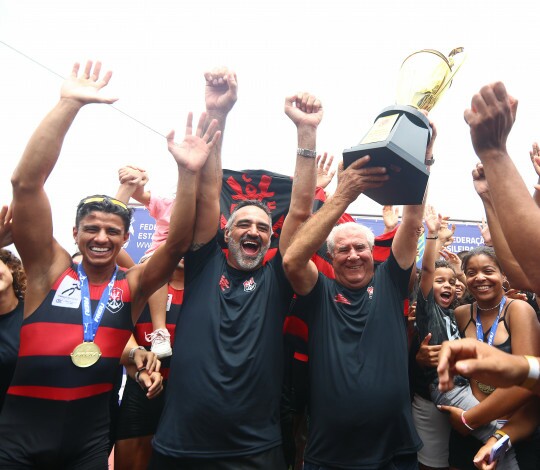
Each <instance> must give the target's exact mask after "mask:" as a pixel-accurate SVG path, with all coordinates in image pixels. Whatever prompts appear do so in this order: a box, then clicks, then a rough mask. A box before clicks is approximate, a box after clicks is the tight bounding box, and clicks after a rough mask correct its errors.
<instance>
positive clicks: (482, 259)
mask: <svg viewBox="0 0 540 470" xmlns="http://www.w3.org/2000/svg"><path fill="white" fill-rule="evenodd" d="M464 272H465V276H466V277H467V289H468V290H469V292H470V293H471V294H472V296H473V297H474V298H475V299H476V301H477V302H478V305H480V307H483V308H489V307H492V306H493V305H495V304H496V303H497V302H499V301H500V300H501V298H502V296H503V295H504V290H503V287H502V284H503V281H504V275H503V273H502V272H501V270H500V268H499V267H498V266H497V263H496V262H495V260H494V259H493V258H491V257H489V256H487V255H484V254H480V255H476V256H471V257H470V258H469V259H468V261H467V265H466V266H465V269H464Z"/></svg>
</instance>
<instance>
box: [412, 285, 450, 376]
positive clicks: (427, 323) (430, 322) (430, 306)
mask: <svg viewBox="0 0 540 470" xmlns="http://www.w3.org/2000/svg"><path fill="white" fill-rule="evenodd" d="M416 326H417V328H418V337H419V340H420V342H422V341H423V340H424V338H425V337H426V335H427V334H428V333H431V339H430V340H429V344H431V345H438V344H442V343H443V341H452V340H455V339H459V338H460V335H459V329H458V325H457V321H456V317H455V315H454V310H453V309H451V308H443V307H441V306H440V305H438V304H437V303H436V302H435V296H434V294H433V289H431V290H430V291H429V294H428V296H427V299H424V295H423V294H422V291H421V290H419V291H418V298H417V299H416ZM424 374H425V375H426V378H427V379H428V380H429V382H433V381H434V380H435V379H436V378H437V369H436V368H435V367H430V368H427V369H424Z"/></svg>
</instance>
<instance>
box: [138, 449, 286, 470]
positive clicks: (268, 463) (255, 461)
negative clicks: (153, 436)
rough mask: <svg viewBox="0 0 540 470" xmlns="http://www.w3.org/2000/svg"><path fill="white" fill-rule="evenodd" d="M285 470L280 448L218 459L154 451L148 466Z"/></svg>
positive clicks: (151, 468) (184, 469) (176, 469)
mask: <svg viewBox="0 0 540 470" xmlns="http://www.w3.org/2000/svg"><path fill="white" fill-rule="evenodd" d="M285 468H286V467H285V460H284V457H283V448H282V447H281V446H277V447H274V448H272V449H270V450H266V451H264V452H260V453H258V454H253V455H243V456H241V457H227V458H225V457H223V458H219V459H176V458H174V457H167V456H166V455H163V454H160V453H158V452H156V451H155V450H154V451H153V453H152V458H151V459H150V464H149V465H148V469H149V470H284V469H285Z"/></svg>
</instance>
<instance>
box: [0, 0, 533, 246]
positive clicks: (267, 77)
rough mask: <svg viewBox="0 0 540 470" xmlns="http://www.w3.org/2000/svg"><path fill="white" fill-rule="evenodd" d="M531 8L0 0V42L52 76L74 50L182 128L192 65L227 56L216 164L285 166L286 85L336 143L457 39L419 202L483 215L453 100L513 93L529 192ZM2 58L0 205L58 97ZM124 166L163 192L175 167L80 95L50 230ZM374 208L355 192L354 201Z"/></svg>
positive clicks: (117, 89)
mask: <svg viewBox="0 0 540 470" xmlns="http://www.w3.org/2000/svg"><path fill="white" fill-rule="evenodd" d="M539 17H540V6H539V4H538V2H537V1H536V0H530V1H520V0H514V1H513V2H501V1H498V0H497V1H491V2H483V1H482V2H475V1H472V0H468V1H462V0H458V1H453V2H438V1H425V0H420V1H409V0H401V1H399V0H387V1H384V2H383V1H375V2H365V1H361V0H356V1H346V0H333V1H322V0H312V1H305V0H304V1H296V0H289V1H282V0H276V1H273V2H262V1H259V0H252V1H248V0H236V1H219V2H218V1H215V0H208V1H192V2H186V1H185V0H184V1H182V0H177V1H172V0H171V1H165V0H153V1H140V0H131V1H119V0H116V1H115V0H108V1H103V0H95V1H93V2H81V1H79V0H50V1H47V2H44V1H41V0H40V1H37V0H29V1H25V0H13V1H10V0H0V41H3V42H5V43H7V44H9V45H11V46H13V47H14V48H16V49H18V50H20V51H22V52H24V53H25V54H26V55H28V56H30V57H32V58H33V59H35V60H36V61H38V62H40V63H42V64H44V65H46V66H47V67H49V68H50V69H52V70H54V71H56V72H58V73H59V74H62V75H64V76H65V75H67V74H69V72H70V71H71V67H72V64H73V62H75V61H79V62H85V61H86V60H87V59H94V60H95V59H99V60H101V61H102V62H103V67H104V69H106V70H108V69H111V70H113V72H114V73H113V78H112V80H111V82H110V85H109V87H108V89H109V92H113V93H114V94H115V95H117V96H118V97H119V98H120V100H119V101H118V103H117V107H118V108H120V109H122V110H123V111H124V112H126V113H128V114H130V115H132V116H134V117H135V118H137V119H139V120H140V121H143V122H144V123H145V124H147V125H148V126H150V127H152V128H154V129H156V130H158V131H159V132H160V133H162V134H166V133H167V132H168V131H169V130H170V129H171V128H175V129H176V130H177V135H178V133H179V134H180V135H182V134H183V128H184V124H185V118H186V115H187V112H188V111H193V112H194V113H195V115H196V116H197V117H198V115H199V113H200V112H201V111H203V110H204V79H203V72H204V71H205V70H207V69H210V68H213V67H214V66H219V65H227V66H229V67H230V68H232V69H233V70H235V71H236V72H237V75H238V81H239V98H238V102H237V104H236V106H235V108H234V109H233V111H232V112H231V114H230V115H229V119H228V122H227V128H226V133H225V142H224V148H223V166H224V167H225V168H231V169H235V170H242V169H247V168H252V169H257V168H264V169H266V170H270V171H275V172H279V173H284V174H289V175H292V173H293V166H294V161H295V151H296V133H295V127H294V125H293V124H292V122H291V121H289V119H288V118H287V117H286V116H285V114H284V113H283V103H284V98H285V96H287V95H289V94H293V93H296V92H297V91H300V90H306V91H310V92H312V93H315V94H316V95H317V96H319V97H320V99H321V100H322V102H323V106H324V108H325V115H324V119H323V122H322V123H321V125H320V127H319V135H318V145H317V148H318V150H319V151H321V152H322V151H325V150H326V151H328V152H329V153H332V154H334V155H336V156H341V153H342V151H343V149H345V148H349V147H352V146H354V145H356V144H357V143H358V142H359V141H360V139H361V138H362V137H363V136H364V134H365V133H366V132H367V130H368V129H369V128H370V126H371V123H372V122H373V120H374V119H375V117H376V116H377V115H378V113H379V112H380V111H381V110H382V109H383V108H384V107H386V106H389V105H391V104H393V102H394V95H395V87H396V78H397V75H398V70H399V66H400V65H401V62H402V61H403V59H404V58H405V57H406V56H407V55H409V54H410V53H412V52H414V51H416V50H419V49H424V48H432V49H437V50H440V51H441V52H444V53H445V54H447V53H448V52H449V51H450V50H451V49H453V48H454V47H457V46H464V47H465V48H466V50H467V52H468V58H467V61H466V62H465V64H464V65H463V67H462V68H461V70H460V71H459V72H458V74H457V75H456V77H455V80H454V84H453V86H452V87H451V88H450V89H449V90H448V92H447V93H446V95H445V96H444V97H443V99H442V100H441V102H440V103H439V104H438V105H437V107H436V108H435V109H434V110H433V112H432V113H431V118H432V120H433V121H435V123H436V124H437V127H438V130H439V137H438V139H437V144H436V148H435V158H436V160H437V162H436V164H435V165H434V166H433V173H432V176H431V179H430V196H429V201H430V202H431V203H432V204H433V205H435V207H436V208H437V209H438V210H439V211H440V212H442V213H443V214H445V215H449V216H450V217H452V218H454V219H475V220H479V219H480V218H481V217H482V215H483V209H482V206H481V203H480V201H479V199H478V197H477V196H476V193H475V192H474V189H473V187H472V183H471V177H470V174H471V169H472V168H473V166H474V164H475V162H476V156H475V154H474V152H473V149H472V146H471V143H470V137H469V130H468V127H467V125H466V124H465V122H464V121H463V111H464V109H465V108H466V107H468V105H469V103H470V100H471V97H472V95H473V94H474V93H476V92H477V91H478V90H479V89H480V88H481V86H482V85H484V84H487V83H489V82H493V81H496V80H502V81H504V82H505V83H506V85H507V88H508V89H509V92H510V93H511V94H513V95H514V96H515V97H516V98H518V99H519V101H520V104H519V109H518V118H517V121H516V123H515V125H514V129H513V131H512V134H511V137H510V141H509V150H510V153H511V155H512V156H513V158H514V161H515V162H516V164H517V166H518V168H519V169H520V171H521V173H522V175H523V176H524V178H525V180H526V182H527V184H528V185H529V186H530V187H531V190H532V187H533V184H534V183H535V182H536V174H535V173H534V171H533V169H532V165H531V164H530V160H529V154H528V152H529V149H530V147H531V144H532V142H533V141H534V140H537V139H540V127H539V124H540V117H539V116H538V112H537V109H538V102H539V100H540V89H539V87H538V77H539V76H540V60H539V57H538V55H539V52H538V44H539V40H538V38H539V36H538V32H537V28H536V27H535V26H534V25H535V24H536V23H537V21H538V19H539ZM0 63H1V64H2V74H1V77H0V129H1V138H0V158H1V160H0V162H1V166H0V202H1V203H8V202H9V201H10V199H11V186H10V182H9V178H10V175H11V173H12V171H13V169H14V167H15V165H16V164H17V161H18V159H19V158H20V155H21V154H22V151H23V150H24V147H25V145H26V142H27V141H28V139H29V137H30V135H31V133H32V132H33V130H34V129H35V127H36V126H37V124H38V123H39V121H40V120H41V119H42V117H43V116H44V115H45V114H46V113H47V112H48V110H49V109H50V108H51V107H52V106H53V105H54V104H55V103H56V101H57V99H58V96H59V90H60V85H61V80H60V79H59V78H58V77H56V76H54V75H53V74H51V73H50V72H48V71H46V70H44V69H43V68H41V67H39V66H37V65H36V64H34V63H32V62H31V61H29V60H28V59H26V58H24V57H23V56H21V55H19V54H17V53H15V52H13V51H12V50H11V49H9V48H7V47H6V46H4V45H3V44H0ZM128 163H133V164H136V165H140V166H142V167H145V168H146V169H147V170H148V171H149V174H150V178H151V181H150V183H149V188H150V189H152V190H153V191H154V192H156V193H166V194H168V193H170V192H171V191H172V188H173V187H174V184H175V177H176V170H175V165H174V163H173V160H172V157H171V156H170V155H169V153H168V152H167V149H166V142H165V139H163V138H162V137H160V136H159V135H156V134H155V133H154V132H152V131H149V130H147V129H146V128H144V127H142V126H141V125H140V124H137V123H136V122H134V121H132V120H130V119H128V118H126V117H125V116H123V115H122V114H121V113H119V112H117V111H115V110H114V109H111V108H110V107H108V106H106V105H89V106H87V107H85V108H83V111H82V112H81V113H80V114H79V116H78V117H77V119H76V121H75V123H74V125H73V126H72V128H71V130H70V132H69V134H68V136H67V138H66V141H65V143H64V148H63V151H62V155H61V157H60V160H59V163H58V164H57V166H56V168H55V170H54V171H53V174H52V175H51V177H50V179H49V181H48V182H47V187H46V188H47V192H48V194H49V197H50V199H51V203H52V206H53V212H54V215H55V220H54V221H55V236H56V238H57V239H58V240H59V241H60V242H61V243H62V244H63V245H64V246H66V248H67V249H68V250H69V251H74V246H73V242H72V237H71V227H72V225H73V219H74V215H75V207H76V204H77V202H78V201H79V200H80V199H81V198H82V197H83V196H86V195H88V194H94V193H108V194H114V193H115V192H116V189H117V187H118V180H117V170H118V168H119V167H120V166H123V165H125V164H128ZM380 211H381V208H380V206H379V205H378V204H376V203H374V202H372V201H370V200H369V199H368V198H366V197H365V196H361V197H360V198H359V200H358V201H357V202H356V203H355V204H353V205H352V206H351V208H350V212H354V213H363V214H380Z"/></svg>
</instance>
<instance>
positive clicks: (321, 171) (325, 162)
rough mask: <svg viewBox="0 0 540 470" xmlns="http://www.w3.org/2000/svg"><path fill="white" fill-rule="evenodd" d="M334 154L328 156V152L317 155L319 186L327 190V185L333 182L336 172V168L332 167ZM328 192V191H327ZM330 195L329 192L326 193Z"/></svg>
mask: <svg viewBox="0 0 540 470" xmlns="http://www.w3.org/2000/svg"><path fill="white" fill-rule="evenodd" d="M333 162H334V156H333V155H330V157H329V156H328V153H327V152H324V153H323V154H322V155H317V183H316V185H317V188H321V189H324V190H326V187H327V186H328V185H329V184H330V183H331V182H332V179H333V178H334V176H335V174H336V169H335V168H333V167H332V163H333ZM325 193H326V191H325ZM326 196H327V197H328V196H329V194H326Z"/></svg>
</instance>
